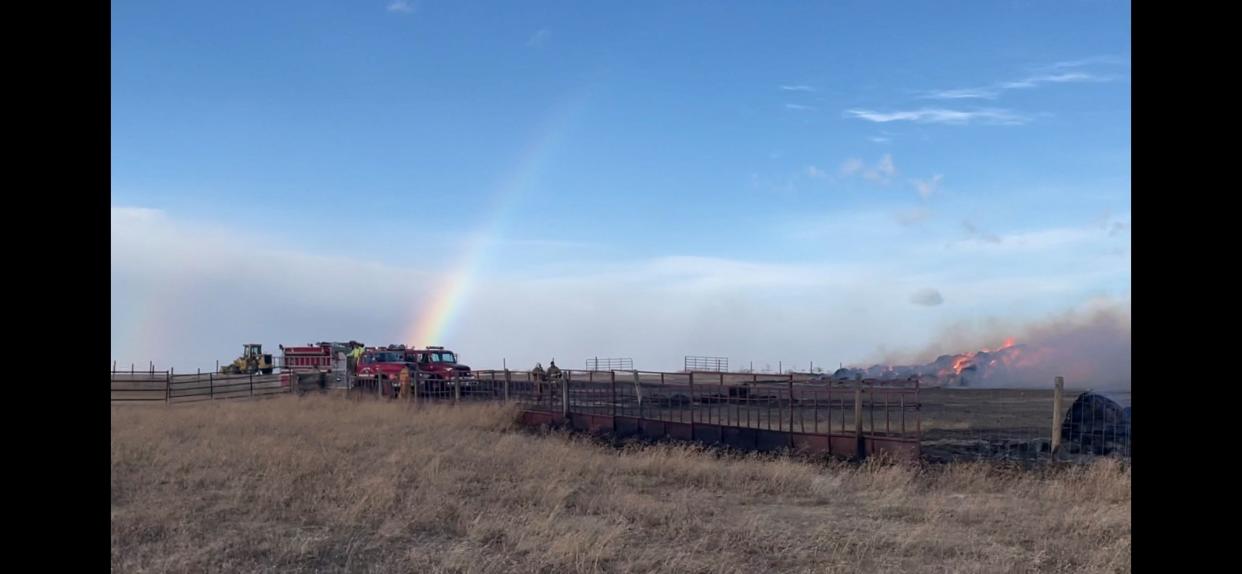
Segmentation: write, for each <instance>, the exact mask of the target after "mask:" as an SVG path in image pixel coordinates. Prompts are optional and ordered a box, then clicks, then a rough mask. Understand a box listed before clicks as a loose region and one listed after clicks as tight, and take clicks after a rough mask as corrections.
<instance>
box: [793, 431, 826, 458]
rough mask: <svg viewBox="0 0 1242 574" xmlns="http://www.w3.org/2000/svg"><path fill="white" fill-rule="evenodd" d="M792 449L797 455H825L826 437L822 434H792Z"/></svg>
mask: <svg viewBox="0 0 1242 574" xmlns="http://www.w3.org/2000/svg"><path fill="white" fill-rule="evenodd" d="M793 449H794V452H797V453H798V454H827V453H828V452H829V451H828V437H827V436H826V435H822V434H804V433H794V434H793Z"/></svg>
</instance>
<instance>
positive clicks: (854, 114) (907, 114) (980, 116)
mask: <svg viewBox="0 0 1242 574" xmlns="http://www.w3.org/2000/svg"><path fill="white" fill-rule="evenodd" d="M845 116H846V117H850V118H857V119H861V120H867V121H869V122H876V123H888V122H914V123H919V124H952V125H965V124H971V123H982V124H991V125H1006V126H1016V125H1022V124H1025V123H1027V122H1029V121H1030V118H1029V117H1027V116H1023V115H1021V114H1017V113H1014V112H1012V111H1010V110H1004V109H995V108H989V109H977V110H951V109H945V108H920V109H917V110H898V111H892V112H881V111H876V110H864V109H854V110H846V111H845Z"/></svg>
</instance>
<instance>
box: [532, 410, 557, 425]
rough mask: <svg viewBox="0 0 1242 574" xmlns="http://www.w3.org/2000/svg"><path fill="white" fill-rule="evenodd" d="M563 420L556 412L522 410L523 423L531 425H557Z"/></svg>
mask: <svg viewBox="0 0 1242 574" xmlns="http://www.w3.org/2000/svg"><path fill="white" fill-rule="evenodd" d="M560 421H561V416H560V415H558V414H556V413H549V412H542V411H522V424H525V425H530V426H536V427H537V426H544V425H555V424H557V423H559V422H560Z"/></svg>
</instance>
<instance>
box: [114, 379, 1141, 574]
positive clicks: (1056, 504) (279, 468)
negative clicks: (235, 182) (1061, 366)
mask: <svg viewBox="0 0 1242 574" xmlns="http://www.w3.org/2000/svg"><path fill="white" fill-rule="evenodd" d="M513 421H514V411H512V410H507V409H506V408H504V407H501V406H499V405H495V404H478V405H463V406H459V407H451V406H436V407H428V408H423V409H410V408H408V407H407V406H406V405H401V404H393V403H380V402H378V401H347V400H341V399H332V398H326V397H306V398H298V397H293V396H282V397H277V398H273V399H267V400H258V401H242V402H234V401H227V402H204V403H198V404H192V405H174V406H164V405H152V406H130V405H125V406H113V407H112V424H111V451H112V452H111V470H112V477H111V524H112V569H113V570H114V571H119V572H144V571H145V572H168V571H174V572H187V571H195V572H201V571H238V572H259V571H262V572H296V571H302V572H310V571H316V572H323V571H329V572H332V571H337V572H343V571H349V572H368V571H385V572H388V571H406V572H592V571H604V572H859V571H862V572H979V573H984V572H986V573H992V572H1054V571H1061V572H1064V571H1074V572H1126V571H1129V570H1130V566H1131V562H1130V548H1131V542H1130V532H1131V519H1130V491H1131V490H1130V470H1129V468H1123V467H1122V466H1120V465H1119V464H1118V463H1116V462H1113V461H1108V460H1102V461H1099V462H1097V463H1096V464H1093V465H1089V466H1074V467H1069V468H1064V469H1059V470H1042V471H1033V470H1019V469H1016V468H1012V467H1002V466H997V465H994V464H986V463H970V464H950V465H929V466H922V467H918V466H897V465H886V464H883V463H876V462H872V463H867V464H862V465H853V464H849V463H843V462H808V461H796V460H791V459H788V458H780V457H764V456H758V455H751V456H738V455H720V454H718V453H714V452H712V451H707V450H703V449H697V448H693V447H685V446H670V445H654V446H653V445H648V446H633V447H626V448H621V449H617V448H609V447H607V446H601V445H598V444H595V443H592V442H590V441H588V440H587V439H584V438H581V437H576V436H569V435H563V434H559V433H552V434H542V435H541V434H537V433H533V432H524V431H521V430H519V429H517V428H515V425H514V422H513Z"/></svg>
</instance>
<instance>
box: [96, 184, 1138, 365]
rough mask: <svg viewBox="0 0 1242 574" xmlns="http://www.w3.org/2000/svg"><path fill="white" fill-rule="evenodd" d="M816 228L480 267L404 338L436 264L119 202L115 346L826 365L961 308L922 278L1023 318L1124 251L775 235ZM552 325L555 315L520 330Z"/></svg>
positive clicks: (1037, 242)
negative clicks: (737, 247) (384, 347)
mask: <svg viewBox="0 0 1242 574" xmlns="http://www.w3.org/2000/svg"><path fill="white" fill-rule="evenodd" d="M1118 221H1128V220H1126V219H1118ZM816 225H818V226H819V227H820V228H822V231H823V233H824V234H825V235H823V237H829V238H831V241H829V242H828V244H827V245H826V247H825V250H824V251H822V252H819V255H817V256H816V257H812V258H809V259H804V260H801V262H798V263H777V262H763V261H743V260H736V259H724V258H713V257H695V256H674V255H670V256H661V257H652V258H647V259H635V260H614V261H611V262H605V263H601V264H596V265H591V266H587V267H583V266H571V265H557V264H555V263H557V262H555V261H552V262H550V264H549V265H548V266H547V267H544V268H539V269H519V270H517V271H499V270H496V269H488V268H483V269H481V270H480V272H479V273H477V274H475V275H474V276H473V287H472V288H471V289H470V290H469V291H467V292H464V293H463V294H462V296H461V298H460V299H461V301H462V306H461V307H460V309H459V310H458V312H457V313H456V314H455V315H454V319H453V321H452V322H451V326H450V328H449V329H448V331H447V332H446V334H445V336H444V340H442V341H435V342H431V341H402V337H403V336H404V335H405V334H406V333H407V332H409V327H410V325H411V324H412V323H413V322H414V321H416V320H418V319H420V313H421V309H422V308H423V306H424V305H426V303H427V301H429V298H430V296H431V295H432V293H431V289H433V288H434V286H435V285H438V284H439V282H440V281H441V280H442V279H443V277H442V275H441V273H442V271H441V270H439V269H433V268H428V267H427V266H416V265H411V266H409V267H406V266H403V265H391V264H384V263H380V262H376V261H371V260H368V256H367V254H366V253H367V252H366V251H365V250H364V251H363V252H361V253H360V254H359V255H356V256H329V255H321V254H319V253H317V252H315V251H312V250H309V249H305V248H302V247H300V246H298V244H297V243H296V242H293V241H285V240H284V239H282V238H281V237H279V236H272V235H266V234H264V233H259V232H249V231H240V230H238V229H234V228H230V227H226V226H220V225H208V224H200V223H195V222H192V221H185V220H182V219H180V218H178V217H176V216H174V215H171V214H168V213H164V212H161V211H159V210H150V209H143V208H114V209H113V210H112V225H111V334H112V337H111V352H112V356H113V358H114V359H116V360H117V361H118V362H120V363H122V364H124V363H129V362H136V363H139V364H142V363H145V362H146V361H147V360H154V361H155V362H156V363H157V366H160V367H163V366H167V365H169V364H172V365H174V366H176V367H177V368H178V369H179V370H182V369H191V370H192V369H194V368H198V367H202V368H205V369H210V368H212V366H213V363H214V361H215V360H217V359H221V360H224V359H230V358H232V357H234V356H236V355H237V353H238V351H239V349H238V348H236V347H237V346H238V345H239V344H240V343H244V342H251V341H255V342H260V343H263V344H265V345H266V346H268V347H272V348H274V347H275V346H276V345H277V344H278V343H285V344H288V343H306V342H309V341H315V340H342V339H344V340H348V339H356V340H361V341H364V342H366V343H369V344H376V343H379V344H386V343H395V342H407V343H417V344H437V343H443V344H445V345H448V346H451V347H453V348H454V349H455V350H457V351H458V352H459V353H461V355H462V357H463V360H464V361H465V362H467V363H468V364H471V365H472V366H475V367H480V368H487V367H497V366H499V365H500V363H501V358H502V357H504V358H507V359H508V364H509V365H510V366H511V367H512V366H524V365H527V364H533V363H534V362H535V361H537V360H538V361H543V362H544V363H545V364H546V363H547V360H548V359H549V358H550V357H552V356H555V357H556V358H557V362H558V364H562V365H566V366H569V365H575V364H581V363H580V361H581V360H582V359H583V358H585V357H589V356H595V355H600V356H605V355H607V356H630V357H634V359H635V363H636V366H639V368H649V369H675V368H678V367H679V365H680V364H681V357H682V355H685V354H719V355H725V356H729V357H730V358H731V359H732V360H733V361H735V362H739V363H740V362H743V361H748V360H752V359H753V360H755V361H756V362H759V361H771V362H772V363H773V364H775V363H776V362H777V361H778V360H783V361H785V362H787V363H788V362H793V361H799V362H802V361H807V360H814V361H815V362H816V363H817V364H820V363H822V364H832V363H836V362H839V361H844V362H851V361H855V360H858V359H860V358H862V357H865V356H868V355H870V354H873V353H874V352H875V350H876V349H877V348H880V347H883V346H887V347H889V348H894V347H896V348H902V347H904V348H920V347H922V346H924V345H926V344H928V343H929V342H930V341H929V339H928V338H929V337H930V336H931V335H929V334H930V333H937V331H938V329H939V328H940V327H942V326H943V324H944V323H943V321H948V320H950V319H960V318H961V317H947V316H944V315H942V314H941V313H911V312H910V308H909V306H908V304H906V301H908V300H909V298H910V294H911V293H912V292H915V291H917V290H919V289H923V288H926V286H927V285H935V286H936V288H937V289H938V290H940V291H942V292H944V293H950V294H952V297H953V299H954V300H959V301H970V312H971V313H1007V316H1009V317H1013V318H1021V317H1023V316H1026V315H1023V314H1024V313H1026V314H1027V315H1029V314H1030V313H1035V312H1039V311H1041V310H1042V309H1043V307H1038V308H1036V307H1031V308H1026V307H1022V305H1023V304H1025V303H1024V302H1029V301H1041V302H1044V307H1055V306H1063V305H1064V304H1066V303H1065V302H1066V301H1072V300H1073V299H1074V297H1075V296H1078V295H1081V294H1082V293H1085V292H1090V291H1091V290H1093V289H1096V288H1097V286H1098V285H1101V284H1104V285H1107V284H1111V283H1116V282H1118V281H1119V280H1122V281H1126V282H1127V283H1128V277H1129V275H1128V273H1129V262H1128V260H1127V259H1120V258H1117V257H1116V256H1115V255H1111V254H1108V253H1104V252H1103V251H1102V250H1101V253H1100V255H1099V257H1101V258H1104V257H1107V258H1108V259H1107V262H1105V263H1101V261H1104V260H1103V259H1100V260H1096V259H1091V257H1094V255H1092V254H1093V253H1094V252H1095V249H1094V247H1095V246H1096V245H1097V243H1098V242H1104V243H1106V244H1107V245H1115V244H1116V243H1117V241H1118V240H1117V239H1116V238H1110V237H1108V231H1107V230H1106V229H1103V228H1101V226H1100V225H1099V224H1098V223H1094V224H1093V225H1092V226H1091V227H1090V229H1089V230H1086V231H1089V233H1087V232H1082V231H1083V230H1074V229H1068V230H1056V229H1054V230H1035V231H1028V232H1024V233H1021V234H1014V235H1008V236H1006V237H1005V241H1004V243H1003V244H1002V246H1003V247H1006V248H1011V249H1012V248H1022V249H1025V252H1023V253H1022V255H1023V256H1022V258H1021V265H1013V266H1008V267H1005V266H990V264H991V262H993V261H1010V260H1013V257H1012V253H1009V252H1004V251H999V252H995V253H993V252H992V251H989V250H988V249H987V247H988V246H980V245H976V244H974V243H972V242H969V241H966V242H958V243H954V244H952V245H949V246H948V247H947V248H937V247H935V246H931V245H928V244H927V243H928V242H926V241H923V240H922V239H920V238H918V237H917V234H918V233H921V232H919V231H918V230H913V229H904V228H902V227H901V226H899V225H897V224H896V223H895V222H893V220H892V213H891V212H883V211H881V212H876V213H874V214H870V215H869V214H867V213H857V212H841V213H837V214H834V215H833V218H832V219H831V220H825V221H821V222H819V223H818V224H817V223H815V222H813V221H810V220H808V221H795V222H792V224H791V223H790V222H787V221H786V222H782V224H781V225H780V226H779V228H778V229H780V230H781V231H784V232H790V233H792V232H798V233H809V232H814V231H815V228H816ZM1080 232H1081V233H1080ZM797 242H798V243H801V244H814V243H815V241H808V240H797ZM821 243H822V242H821ZM843 254H848V255H849V257H848V258H843V257H842V255H843ZM980 261H982V262H984V263H983V265H984V267H978V265H980V263H979V262H980ZM1119 278H1120V279H1119ZM515 302H520V304H515ZM550 319H551V320H553V323H552V324H555V325H558V326H559V327H557V328H532V326H537V325H545V326H546V325H548V324H550V323H549V320H550ZM826 325H828V326H832V325H838V326H840V325H848V326H849V328H825V326H826Z"/></svg>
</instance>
